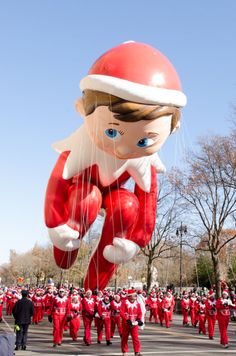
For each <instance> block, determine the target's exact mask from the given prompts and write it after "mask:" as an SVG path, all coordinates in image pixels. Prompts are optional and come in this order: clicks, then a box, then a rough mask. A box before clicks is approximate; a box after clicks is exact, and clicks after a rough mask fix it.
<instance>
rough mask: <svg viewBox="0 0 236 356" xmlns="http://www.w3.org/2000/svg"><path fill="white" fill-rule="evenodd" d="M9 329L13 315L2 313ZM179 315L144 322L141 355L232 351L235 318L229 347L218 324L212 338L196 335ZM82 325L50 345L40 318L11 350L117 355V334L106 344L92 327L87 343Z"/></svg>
mask: <svg viewBox="0 0 236 356" xmlns="http://www.w3.org/2000/svg"><path fill="white" fill-rule="evenodd" d="M4 318H5V320H6V321H7V322H8V323H9V325H10V326H11V327H12V330H13V318H12V317H9V316H4ZM181 324H182V316H180V315H174V321H173V322H172V324H171V328H169V329H166V328H165V327H161V326H160V325H155V324H153V323H152V324H150V323H147V325H146V328H145V330H144V331H140V341H141V352H142V355H143V356H146V355H147V356H148V355H150V356H154V355H163V356H164V355H173V356H175V355H176V356H178V355H184V356H191V355H193V356H194V355H196V356H197V355H201V356H206V355H209V356H213V355H216V356H217V355H228V354H229V355H236V322H230V325H229V329H228V334H229V348H228V349H224V348H222V346H221V345H220V342H219V333H218V325H216V335H215V338H214V340H209V339H208V337H207V336H204V335H199V334H198V328H192V327H183V326H182V325H181ZM82 338H83V328H81V329H80V331H79V340H78V342H73V341H72V340H71V338H70V337H69V334H68V331H66V332H65V333H64V339H63V343H62V346H58V347H57V348H53V347H52V344H53V343H52V325H51V324H50V323H49V322H48V321H47V319H46V318H44V320H43V322H41V323H40V324H38V325H31V326H30V328H29V338H28V346H27V350H26V351H15V355H16V356H23V355H25V356H31V355H35V356H36V355H44V356H46V355H71V356H74V355H84V356H86V355H87V356H92V355H97V356H105V355H110V356H118V355H119V356H120V355H121V354H122V353H121V350H120V338H119V337H118V336H117V334H115V337H114V338H113V339H112V345H110V346H106V344H105V341H103V342H102V344H100V345H98V344H97V343H96V330H95V329H94V327H93V329H92V338H93V343H92V345H91V346H89V347H87V346H84V345H83V340H82ZM129 348H130V349H129V353H128V355H133V354H134V353H133V348H132V344H131V341H129Z"/></svg>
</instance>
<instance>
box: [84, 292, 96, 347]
mask: <svg viewBox="0 0 236 356" xmlns="http://www.w3.org/2000/svg"><path fill="white" fill-rule="evenodd" d="M95 304H96V301H95V300H94V298H92V297H90V298H87V297H84V298H83V299H82V317H83V323H84V342H85V344H86V345H87V346H89V345H90V344H91V342H92V340H91V325H92V321H93V317H94V311H95Z"/></svg>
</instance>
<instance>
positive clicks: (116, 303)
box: [111, 294, 122, 338]
mask: <svg viewBox="0 0 236 356" xmlns="http://www.w3.org/2000/svg"><path fill="white" fill-rule="evenodd" d="M120 308H121V299H120V295H119V294H115V295H114V297H113V299H112V301H111V338H113V337H114V333H115V328H116V326H117V329H118V333H119V335H120V337H121V336H122V327H121V318H120Z"/></svg>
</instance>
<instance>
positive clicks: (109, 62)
mask: <svg viewBox="0 0 236 356" xmlns="http://www.w3.org/2000/svg"><path fill="white" fill-rule="evenodd" d="M80 88H81V90H82V91H84V90H86V89H90V90H98V91H101V92H105V93H109V94H112V95H115V96H118V97H119V98H122V99H125V100H129V101H133V102H138V103H142V104H153V105H155V104H156V105H158V104H159V105H170V106H177V107H183V106H185V105H186V102H187V99H186V96H185V94H184V93H183V92H182V89H181V83H180V80H179V77H178V74H177V72H176V70H175V68H174V67H173V65H172V64H171V63H170V61H169V60H168V59H167V58H166V57H165V56H164V55H163V54H162V53H161V52H160V51H158V50H156V49H155V48H153V47H151V46H149V45H147V44H144V43H139V42H134V41H128V42H124V43H122V44H120V45H119V46H117V47H114V48H112V49H110V50H109V51H107V52H106V53H104V54H103V55H101V57H99V58H98V59H97V61H96V62H95V63H94V64H93V65H92V67H91V68H90V70H89V74H88V75H87V76H86V77H85V78H83V79H82V80H81V82H80Z"/></svg>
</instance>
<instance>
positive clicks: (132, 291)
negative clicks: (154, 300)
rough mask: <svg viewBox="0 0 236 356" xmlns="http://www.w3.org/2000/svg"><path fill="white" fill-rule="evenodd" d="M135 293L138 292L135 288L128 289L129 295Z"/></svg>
mask: <svg viewBox="0 0 236 356" xmlns="http://www.w3.org/2000/svg"><path fill="white" fill-rule="evenodd" d="M135 294H137V293H136V290H134V289H128V293H127V295H128V296H131V295H135Z"/></svg>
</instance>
